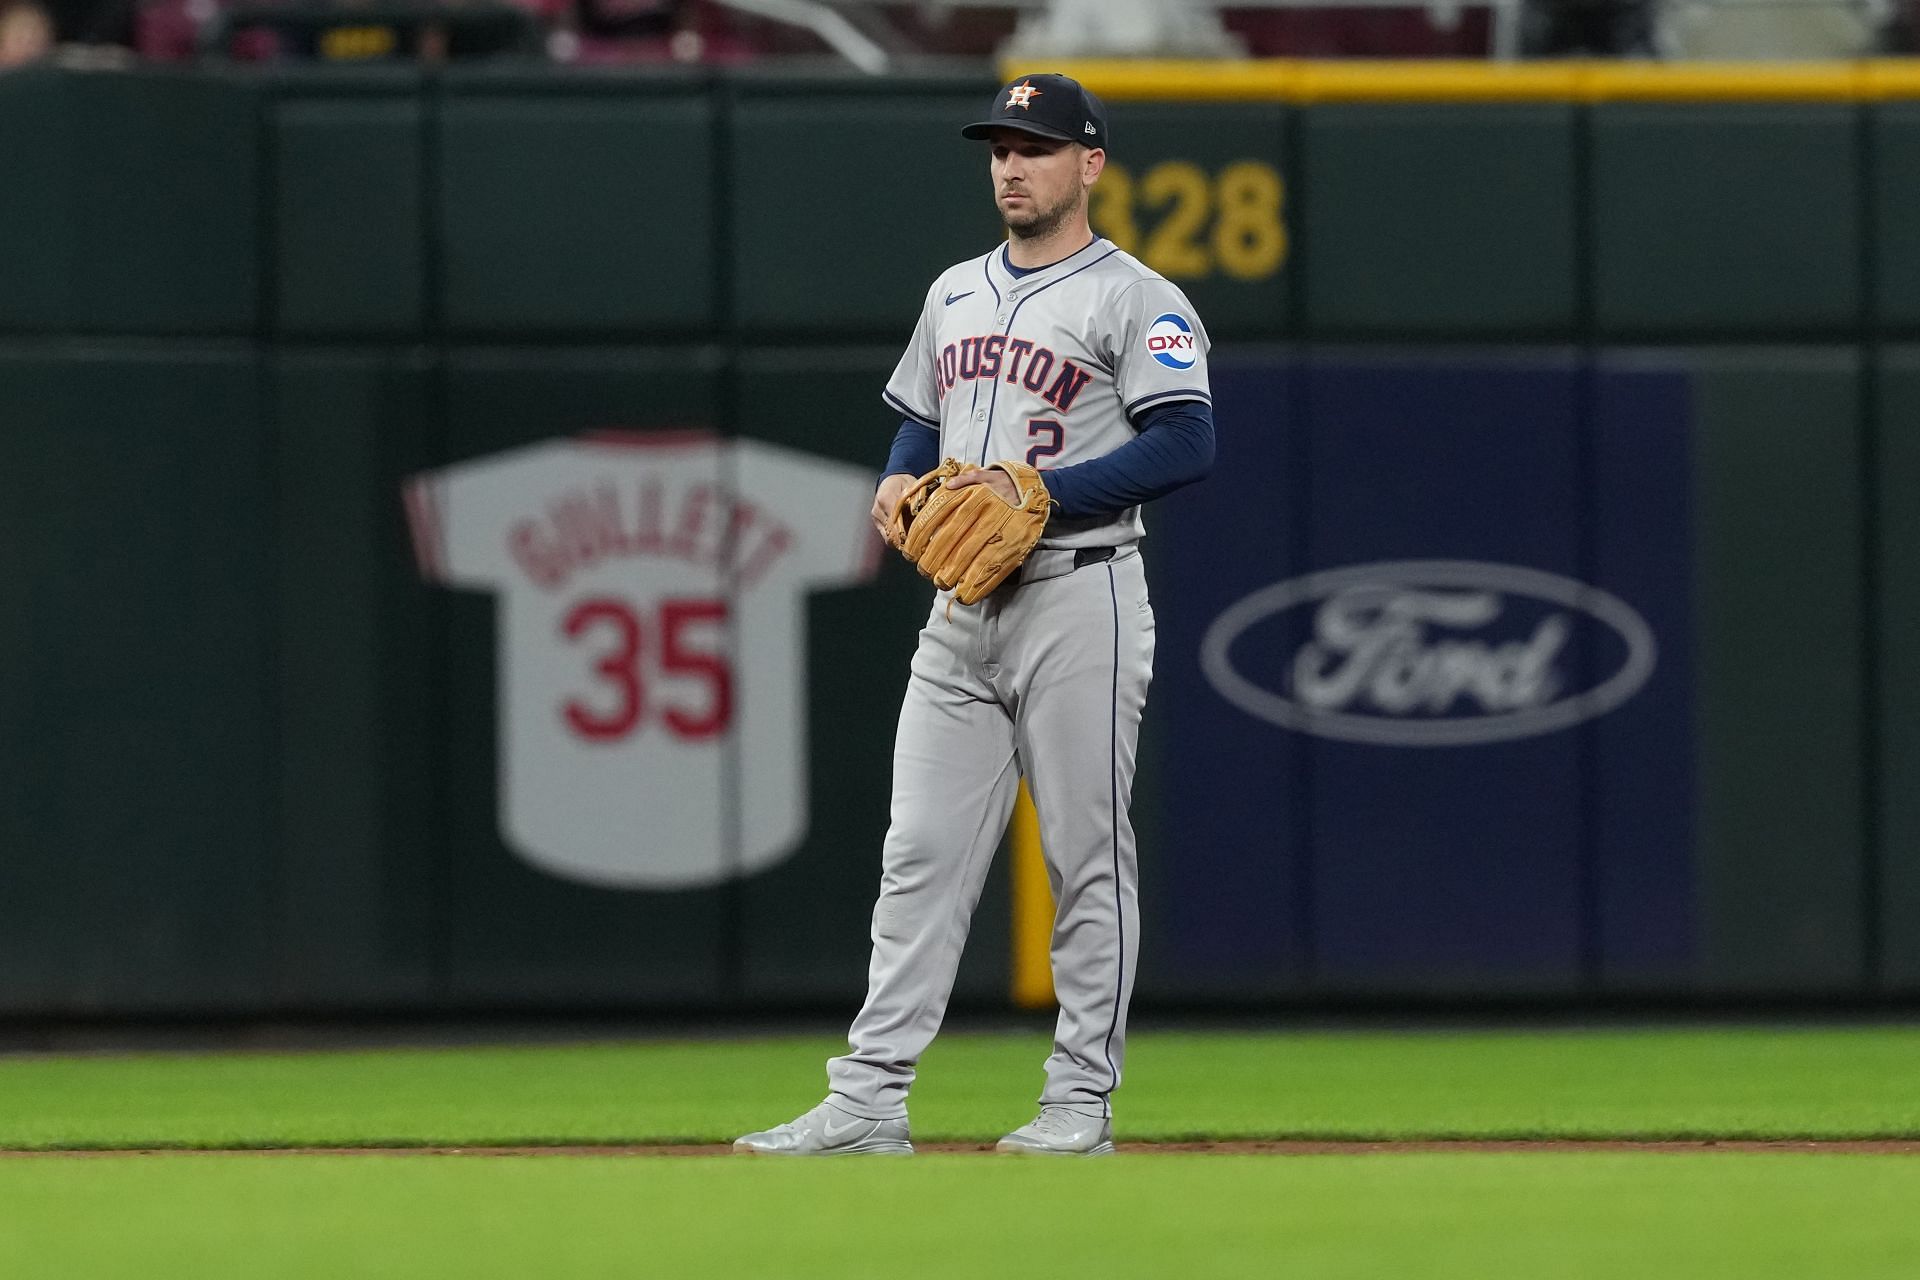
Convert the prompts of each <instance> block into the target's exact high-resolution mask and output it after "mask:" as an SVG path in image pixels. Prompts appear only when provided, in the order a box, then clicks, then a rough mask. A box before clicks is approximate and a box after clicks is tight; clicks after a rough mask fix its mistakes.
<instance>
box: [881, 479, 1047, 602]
mask: <svg viewBox="0 0 1920 1280" xmlns="http://www.w3.org/2000/svg"><path fill="white" fill-rule="evenodd" d="M978 470H980V468H978V467H975V466H972V465H970V464H966V463H961V462H957V461H955V460H954V459H952V458H948V459H947V460H946V461H945V462H942V463H941V464H940V465H939V466H938V467H935V468H934V469H933V470H932V471H929V472H927V474H925V475H923V476H921V477H920V478H919V479H918V480H915V481H914V482H913V483H912V484H911V485H908V486H907V490H906V492H905V493H903V494H901V495H900V501H899V502H897V503H896V504H894V508H893V519H892V520H891V521H889V522H888V525H887V541H888V542H891V543H892V544H893V545H894V546H895V547H896V548H898V549H899V551H900V554H902V555H904V556H905V557H906V558H907V559H909V560H911V561H912V562H913V564H914V567H915V568H917V569H919V570H920V572H921V573H923V574H925V575H926V576H927V577H929V578H932V579H933V584H934V585H935V586H936V587H939V588H940V589H941V590H943V591H947V590H951V591H952V592H953V598H954V599H955V600H958V601H959V602H960V603H961V604H978V603H979V602H980V601H982V600H984V599H986V597H987V593H988V592H990V591H992V590H993V589H994V588H995V587H997V586H999V585H1000V584H1001V583H1002V582H1005V581H1006V580H1007V579H1008V578H1009V577H1011V576H1012V574H1013V571H1014V570H1015V569H1018V568H1019V567H1020V565H1021V563H1022V562H1023V561H1025V560H1026V558H1027V555H1028V553H1029V552H1031V551H1032V550H1033V547H1034V544H1035V543H1037V542H1039V541H1040V534H1041V533H1042V532H1043V531H1044V530H1045V529H1046V527H1047V512H1048V511H1049V510H1050V509H1051V507H1052V505H1053V499H1052V498H1051V497H1049V496H1048V494H1047V486H1046V485H1045V484H1044V483H1043V482H1042V481H1041V479H1040V473H1039V472H1038V471H1036V470H1034V469H1033V468H1032V467H1030V466H1028V465H1027V464H1026V463H1024V462H1013V461H1010V460H1009V461H1003V462H996V463H994V464H993V465H992V466H991V467H989V468H987V470H990V471H995V470H997V471H1004V472H1006V473H1007V475H1009V476H1011V477H1012V478H1013V484H1014V488H1015V489H1017V490H1018V491H1019V494H1020V501H1019V502H1017V503H1009V502H1008V501H1007V500H1006V499H1005V498H1002V497H1001V496H1000V495H999V494H997V493H995V492H994V491H993V486H992V485H986V484H974V485H968V486H967V487H966V488H964V489H949V488H947V487H946V482H947V480H948V479H950V478H951V477H953V476H957V475H960V474H962V473H963V472H968V471H978Z"/></svg>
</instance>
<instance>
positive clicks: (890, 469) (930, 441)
mask: <svg viewBox="0 0 1920 1280" xmlns="http://www.w3.org/2000/svg"><path fill="white" fill-rule="evenodd" d="M939 465H940V433H939V432H938V431H935V430H934V429H933V428H932V427H930V426H928V425H927V424H926V423H924V422H915V421H914V420H913V419H912V418H908V419H906V420H905V421H903V422H902V423H901V424H900V429H899V430H898V431H896V432H894V433H893V451H892V452H891V453H889V454H888V455H887V469H886V470H885V471H882V472H881V473H880V478H881V479H882V480H885V479H886V478H887V477H888V476H899V475H907V476H923V475H925V474H927V472H929V471H931V470H933V469H934V468H935V467H937V466H939ZM876 487H877V486H876Z"/></svg>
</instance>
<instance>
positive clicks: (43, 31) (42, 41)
mask: <svg viewBox="0 0 1920 1280" xmlns="http://www.w3.org/2000/svg"><path fill="white" fill-rule="evenodd" d="M51 52H53V17H52V15H50V14H49V13H48V12H47V11H46V10H45V9H43V8H41V7H40V5H39V3H38V0H11V2H10V3H9V2H8V0H0V67H18V66H24V65H25V64H27V63H29V62H38V61H39V60H40V59H41V58H44V57H46V56H47V55H48V54H49V53H51Z"/></svg>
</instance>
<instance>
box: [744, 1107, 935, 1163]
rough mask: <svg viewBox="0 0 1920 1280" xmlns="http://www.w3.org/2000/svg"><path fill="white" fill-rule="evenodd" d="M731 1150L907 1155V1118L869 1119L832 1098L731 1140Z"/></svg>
mask: <svg viewBox="0 0 1920 1280" xmlns="http://www.w3.org/2000/svg"><path fill="white" fill-rule="evenodd" d="M733 1149H734V1150H735V1151H738V1152H741V1153H743V1154H746V1155H761V1156H910V1155H912V1154H913V1143H912V1142H910V1141H908V1139H907V1118H906V1117H905V1116H901V1117H900V1118H899V1119H898V1120H868V1119H866V1118H865V1117H864V1116H856V1115H854V1114H853V1113H852V1112H850V1111H842V1110H841V1109H840V1108H839V1107H836V1106H834V1105H833V1102H832V1100H828V1101H826V1102H823V1103H821V1104H820V1105H819V1106H817V1107H815V1108H814V1109H813V1110H811V1111H809V1112H807V1113H806V1114H805V1115H803V1116H801V1117H799V1118H798V1119H795V1120H790V1121H788V1122H787V1123H786V1124H777V1125H775V1126H773V1128H771V1129H763V1130H762V1131H761V1132H759V1133H750V1134H748V1135H747V1136H746V1137H744V1138H737V1139H735V1140H734V1144H733Z"/></svg>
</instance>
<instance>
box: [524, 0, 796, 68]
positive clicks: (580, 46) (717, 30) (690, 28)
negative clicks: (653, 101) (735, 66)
mask: <svg viewBox="0 0 1920 1280" xmlns="http://www.w3.org/2000/svg"><path fill="white" fill-rule="evenodd" d="M574 6H575V7H574V11H573V14H572V15H571V24H570V25H569V23H568V22H567V21H566V20H565V19H563V20H562V21H561V23H560V25H559V29H557V30H555V32H554V33H553V35H552V37H551V38H550V39H549V40H548V42H547V48H548V51H549V52H550V53H551V54H552V55H553V57H554V58H555V59H556V60H557V61H561V62H692V63H739V62H746V61H749V60H750V59H752V58H754V57H756V56H758V51H757V50H756V48H755V47H754V45H753V44H752V43H751V42H750V41H749V40H747V39H746V38H745V37H743V36H742V35H741V33H740V32H739V30H738V29H737V24H736V23H735V22H734V21H732V16H731V15H729V14H727V13H725V12H723V11H717V10H716V9H715V7H714V6H712V5H707V4H702V3H700V0H574Z"/></svg>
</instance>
